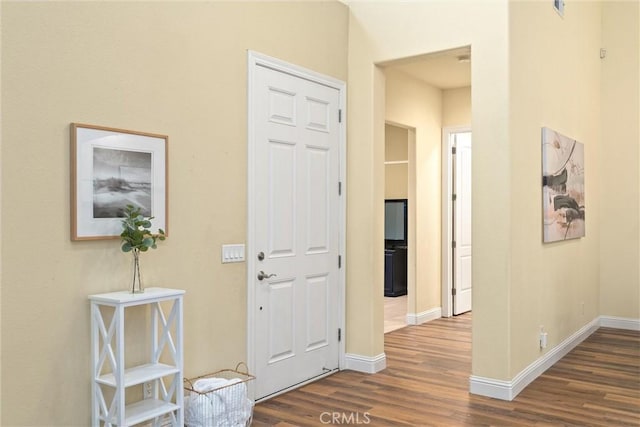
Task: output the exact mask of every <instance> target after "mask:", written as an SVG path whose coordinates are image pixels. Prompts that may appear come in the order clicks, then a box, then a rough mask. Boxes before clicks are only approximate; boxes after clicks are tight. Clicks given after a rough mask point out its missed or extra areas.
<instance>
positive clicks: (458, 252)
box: [453, 132, 472, 315]
mask: <svg viewBox="0 0 640 427" xmlns="http://www.w3.org/2000/svg"><path fill="white" fill-rule="evenodd" d="M454 138H455V147H456V151H455V153H456V154H455V156H454V159H455V160H454V161H455V167H454V178H453V179H454V188H455V195H456V197H455V202H454V221H453V223H454V229H453V236H454V237H453V239H454V242H455V247H454V248H453V255H454V256H453V271H454V274H453V314H454V315H457V314H462V313H465V312H467V311H470V310H471V285H472V283H471V132H460V133H456V134H454Z"/></svg>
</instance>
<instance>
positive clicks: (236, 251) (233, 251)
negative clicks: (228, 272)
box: [222, 244, 244, 264]
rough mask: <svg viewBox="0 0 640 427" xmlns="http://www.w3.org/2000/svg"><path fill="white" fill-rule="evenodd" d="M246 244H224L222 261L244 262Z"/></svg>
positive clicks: (224, 262)
mask: <svg viewBox="0 0 640 427" xmlns="http://www.w3.org/2000/svg"><path fill="white" fill-rule="evenodd" d="M243 261H244V244H236V245H222V263H223V264H226V263H228V262H243Z"/></svg>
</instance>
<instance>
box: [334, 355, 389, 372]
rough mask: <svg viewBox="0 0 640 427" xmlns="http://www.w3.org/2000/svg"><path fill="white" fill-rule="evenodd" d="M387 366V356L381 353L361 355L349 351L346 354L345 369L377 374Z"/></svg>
mask: <svg viewBox="0 0 640 427" xmlns="http://www.w3.org/2000/svg"><path fill="white" fill-rule="evenodd" d="M386 367H387V356H386V354H384V353H381V354H379V355H377V356H373V357H372V356H361V355H359V354H351V353H347V354H345V355H344V369H350V370H352V371H357V372H364V373H366V374H375V373H376V372H380V371H382V370H383V369H384V368H386Z"/></svg>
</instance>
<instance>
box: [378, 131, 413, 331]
mask: <svg viewBox="0 0 640 427" xmlns="http://www.w3.org/2000/svg"><path fill="white" fill-rule="evenodd" d="M414 154H415V129H412V128H410V127H408V126H405V125H401V124H397V123H391V122H387V123H386V124H385V162H384V163H385V166H384V167H385V195H384V197H385V221H384V223H385V230H384V239H385V241H384V333H388V332H391V331H394V330H396V329H400V328H403V327H405V326H407V324H408V323H407V322H408V320H407V313H408V310H407V307H409V306H410V305H411V304H410V302H409V299H410V298H413V295H414V291H415V275H414V274H412V273H413V271H414V268H413V264H414V261H415V256H414V254H415V239H414V238H413V237H410V236H415V230H414V227H415V186H414V185H413V183H415V156H414ZM409 294H410V295H409Z"/></svg>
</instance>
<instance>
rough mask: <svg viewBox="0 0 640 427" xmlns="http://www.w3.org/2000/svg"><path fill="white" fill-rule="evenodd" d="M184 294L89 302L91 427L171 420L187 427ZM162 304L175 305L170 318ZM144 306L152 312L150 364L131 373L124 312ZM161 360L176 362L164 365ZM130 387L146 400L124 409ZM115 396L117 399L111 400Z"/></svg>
mask: <svg viewBox="0 0 640 427" xmlns="http://www.w3.org/2000/svg"><path fill="white" fill-rule="evenodd" d="M184 293H185V291H183V290H178V289H165V288H146V289H145V291H144V293H138V294H132V293H131V292H128V291H122V292H111V293H106V294H97V295H90V296H89V300H90V301H91V366H92V378H91V406H92V408H91V424H92V426H94V427H99V426H105V427H112V426H130V425H134V424H138V423H141V422H145V421H152V425H153V426H160V425H161V423H163V420H165V419H166V418H167V417H168V419H170V420H171V425H172V426H174V427H182V426H183V425H184V405H183V398H184V396H183V395H184V393H183V384H182V381H183V376H184V374H183V349H182V341H183V338H182V305H183V301H182V300H183V296H184ZM161 303H164V305H165V307H166V305H167V304H170V307H171V308H169V310H168V312H169V315H168V316H165V314H164V312H163V310H162V304H161ZM142 305H148V306H149V310H150V316H151V331H150V335H151V340H150V341H151V342H150V353H149V358H148V360H147V361H146V363H144V364H142V365H138V366H132V367H129V368H127V367H126V366H127V365H126V364H125V344H124V343H125V333H126V332H127V331H126V330H125V323H124V319H125V316H124V314H125V309H126V308H129V307H136V306H142ZM108 307H110V308H108ZM145 323H146V322H145ZM131 327H132V326H130V325H128V328H131ZM145 327H146V326H145ZM129 330H131V329H129ZM114 347H115V348H114ZM165 349H166V351H165ZM161 356H163V358H164V359H171V360H169V361H167V360H164V362H166V363H161V362H160V359H161ZM167 383H168V384H167ZM129 387H141V388H142V396H143V397H144V398H143V399H142V400H140V401H137V402H130V403H129V404H126V405H125V402H126V399H125V395H126V390H127V389H128V388H129ZM110 396H113V397H112V398H111V399H109V397H110ZM108 400H110V401H108Z"/></svg>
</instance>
